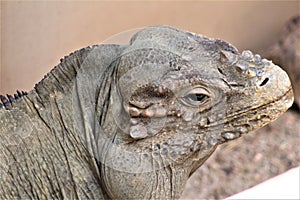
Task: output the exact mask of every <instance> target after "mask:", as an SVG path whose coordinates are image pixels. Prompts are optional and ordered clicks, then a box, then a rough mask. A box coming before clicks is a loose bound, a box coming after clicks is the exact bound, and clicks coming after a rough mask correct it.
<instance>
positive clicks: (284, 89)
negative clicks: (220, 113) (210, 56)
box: [218, 51, 293, 141]
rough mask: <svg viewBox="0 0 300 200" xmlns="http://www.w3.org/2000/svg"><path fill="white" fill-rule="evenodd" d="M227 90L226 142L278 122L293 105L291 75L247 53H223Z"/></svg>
mask: <svg viewBox="0 0 300 200" xmlns="http://www.w3.org/2000/svg"><path fill="white" fill-rule="evenodd" d="M220 60H221V62H222V63H224V65H222V67H220V68H218V69H219V71H220V72H221V73H223V74H224V75H225V77H226V78H224V79H223V80H224V82H226V84H227V85H228V87H229V88H230V89H229V90H227V92H226V93H227V95H226V96H227V98H228V99H227V105H228V107H227V114H226V115H227V117H226V119H225V120H224V124H225V126H224V131H223V133H222V136H223V138H224V141H226V140H230V139H235V138H236V137H239V136H240V135H241V134H243V133H247V132H249V131H252V130H254V129H257V128H259V127H262V126H264V125H266V124H267V123H269V122H271V121H273V120H274V119H276V118H277V117H278V116H279V115H280V114H282V113H283V112H285V111H286V110H287V109H288V108H289V107H290V106H291V105H292V103H293V92H292V86H291V82H290V79H289V77H288V75H287V73H286V72H285V71H284V70H282V69H281V68H280V67H279V66H277V65H275V64H273V63H272V62H271V61H269V60H266V59H262V58H261V57H260V56H259V55H253V54H252V52H251V51H243V52H242V53H241V54H240V55H237V54H233V53H232V52H228V51H221V59H220Z"/></svg>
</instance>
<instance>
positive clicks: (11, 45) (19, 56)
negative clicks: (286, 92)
mask: <svg viewBox="0 0 300 200" xmlns="http://www.w3.org/2000/svg"><path fill="white" fill-rule="evenodd" d="M0 5H1V8H0V9H1V65H0V93H2V94H6V93H13V92H15V90H16V89H18V90H25V91H29V90H31V89H32V88H33V86H34V84H35V83H37V82H38V81H39V80H41V79H42V77H43V76H44V75H45V74H46V73H47V72H48V71H49V70H50V69H51V68H53V67H54V66H55V65H57V64H58V63H59V59H60V58H62V57H63V56H65V55H68V54H69V53H71V52H73V51H74V50H77V49H80V48H83V47H86V46H88V45H92V44H98V43H101V42H102V41H103V40H105V39H107V38H109V37H110V36H112V35H114V34H117V33H120V32H123V31H126V30H129V29H134V28H140V27H144V26H149V25H155V24H167V25H171V26H175V27H178V28H181V29H186V30H189V31H192V32H195V33H199V34H203V35H206V36H209V37H213V38H221V39H223V40H225V41H227V42H230V43H232V44H233V45H235V46H236V47H237V48H238V49H240V50H243V49H250V50H252V51H254V52H259V51H260V50H262V49H264V48H266V47H268V46H269V45H270V44H272V43H274V42H275V41H276V40H277V38H278V35H279V32H280V28H282V26H283V24H284V22H285V21H287V20H288V19H289V18H290V17H291V16H293V15H295V14H296V13H297V12H299V1H274V2H271V1H245V2H242V1H174V2H173V1H93V2H83V1H82V2H81V1H76V2H75V1H74V2H72V1H55V2H54V1H53V2H52V1H41V2H38V1H1V4H0Z"/></svg>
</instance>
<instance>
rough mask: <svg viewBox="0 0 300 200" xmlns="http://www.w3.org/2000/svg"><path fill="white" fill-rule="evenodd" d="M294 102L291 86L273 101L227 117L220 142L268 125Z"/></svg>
mask: <svg viewBox="0 0 300 200" xmlns="http://www.w3.org/2000/svg"><path fill="white" fill-rule="evenodd" d="M292 103H293V90H292V88H291V87H289V90H288V91H287V92H286V93H285V94H284V95H282V96H281V97H279V98H277V99H275V100H273V101H270V102H268V103H266V104H263V105H261V106H257V107H254V108H251V109H248V110H244V111H242V112H240V113H235V114H233V115H231V117H228V118H227V119H226V122H225V126H224V130H223V131H222V133H221V136H222V138H221V139H220V143H223V142H226V141H228V140H233V139H236V138H238V137H240V136H241V135H243V134H245V133H248V132H250V131H253V130H256V129H258V128H260V127H263V126H265V125H267V124H268V123H270V122H272V121H274V120H275V119H277V118H278V117H279V116H280V115H281V114H282V113H284V112H285V111H286V110H287V109H288V108H289V107H290V106H291V105H292ZM212 126H216V124H212Z"/></svg>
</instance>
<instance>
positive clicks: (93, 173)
mask: <svg viewBox="0 0 300 200" xmlns="http://www.w3.org/2000/svg"><path fill="white" fill-rule="evenodd" d="M21 96H22V97H20V98H18V99H17V100H16V101H14V100H13V98H12V97H11V98H10V100H8V99H4V98H3V97H2V102H3V101H5V103H4V102H3V105H2V107H3V108H2V109H1V110H0V160H1V162H0V199H11V198H23V199H26V198H34V199H44V198H67V199H73V198H82V199H107V198H117V199H128V198H129V199H142V198H143V199H155V198H160V199H176V198H179V197H180V195H181V193H182V190H183V188H184V185H185V183H186V181H187V179H188V178H189V176H190V175H191V174H192V173H193V172H194V171H195V170H196V169H197V168H198V167H199V166H201V165H202V164H203V163H204V162H205V160H206V159H207V158H208V157H209V156H210V155H211V154H212V153H213V151H214V150H215V149H216V147H217V146H218V145H219V144H221V143H224V142H227V141H230V140H234V139H236V138H239V137H240V136H241V135H243V134H245V133H247V132H249V131H252V130H255V129H257V128H259V127H262V126H264V125H266V124H268V123H269V122H271V121H273V120H275V119H276V118H277V117H278V116H279V115H280V114H282V113H283V112H285V111H286V110H287V109H288V108H289V107H290V106H291V104H292V102H293V93H292V88H291V83H290V81H289V78H288V76H287V74H286V73H285V72H284V71H283V70H281V69H280V68H279V67H278V66H276V65H274V64H272V63H271V62H270V61H267V60H265V59H261V58H260V56H259V55H252V53H251V52H250V51H244V52H242V53H241V54H240V53H238V51H237V49H236V48H235V47H233V46H232V45H230V44H228V43H226V42H224V41H222V40H215V39H210V38H206V37H203V36H201V35H196V34H193V33H189V32H186V31H182V30H178V29H175V28H172V27H167V26H154V27H148V28H145V29H143V30H141V31H140V32H138V33H137V34H136V35H134V36H133V38H132V39H131V42H130V44H129V45H96V46H92V47H88V48H84V49H82V50H79V51H76V52H74V53H73V54H71V55H69V56H68V57H65V58H64V59H62V61H61V63H60V64H59V65H58V66H57V67H55V68H54V69H53V70H52V71H51V72H50V73H49V74H47V75H46V76H45V78H44V79H43V80H42V81H41V82H40V83H38V84H37V85H36V86H35V88H34V90H32V91H30V92H29V93H28V94H27V95H25V94H24V95H21Z"/></svg>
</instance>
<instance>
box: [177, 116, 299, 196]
mask: <svg viewBox="0 0 300 200" xmlns="http://www.w3.org/2000/svg"><path fill="white" fill-rule="evenodd" d="M299 146H300V113H299V112H297V111H296V110H289V111H288V112H286V113H285V114H283V115H282V116H281V117H280V118H278V119H277V120H276V121H274V122H273V123H271V124H269V125H267V126H265V127H263V128H261V129H259V130H257V131H255V132H252V133H248V134H247V135H245V136H243V137H241V138H240V139H238V140H236V141H232V142H231V143H227V144H223V145H221V146H220V147H219V148H218V149H217V150H216V152H215V153H214V154H213V155H212V156H211V157H210V158H209V159H208V160H207V161H206V163H204V165H202V166H201V167H200V168H199V169H198V170H197V171H196V172H195V173H194V174H193V175H192V176H191V178H190V179H189V181H188V183H187V185H186V188H185V191H184V194H183V196H182V199H223V198H225V197H228V196H231V195H233V194H236V193H238V192H240V191H243V190H245V189H247V188H249V187H252V186H254V185H256V184H258V183H261V182H262V181H264V180H267V179H269V178H271V177H274V176H276V175H278V174H281V173H283V172H285V171H287V170H288V169H291V168H293V167H295V166H299V165H300V156H299V155H300V148H299ZM299 181H300V180H299Z"/></svg>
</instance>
